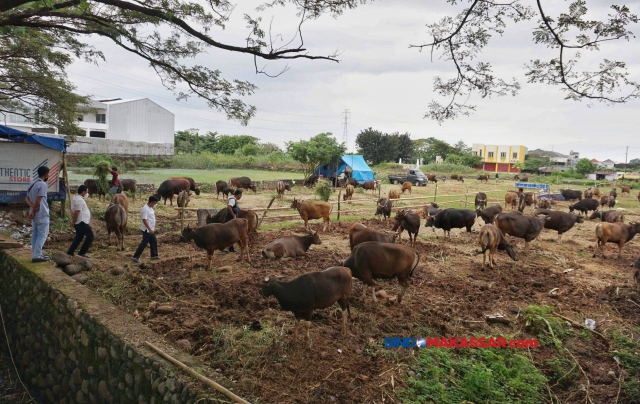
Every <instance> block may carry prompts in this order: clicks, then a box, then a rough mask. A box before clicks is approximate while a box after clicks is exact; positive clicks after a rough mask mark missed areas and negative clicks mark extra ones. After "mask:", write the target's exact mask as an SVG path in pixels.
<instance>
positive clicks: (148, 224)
mask: <svg viewBox="0 0 640 404" xmlns="http://www.w3.org/2000/svg"><path fill="white" fill-rule="evenodd" d="M158 201H159V199H158V198H156V197H155V196H153V195H152V196H150V197H149V202H148V203H147V204H146V205H144V206H143V207H142V210H140V219H142V225H140V230H142V242H141V243H140V245H139V246H138V249H137V250H136V252H135V253H134V254H133V257H132V258H131V260H132V261H133V262H135V263H136V264H137V263H139V262H140V256H141V255H142V252H143V251H144V249H145V248H146V247H147V244H149V248H150V249H151V259H152V260H159V259H160V257H158V241H157V240H156V213H155V212H154V211H153V207H154V206H156V204H157V203H158Z"/></svg>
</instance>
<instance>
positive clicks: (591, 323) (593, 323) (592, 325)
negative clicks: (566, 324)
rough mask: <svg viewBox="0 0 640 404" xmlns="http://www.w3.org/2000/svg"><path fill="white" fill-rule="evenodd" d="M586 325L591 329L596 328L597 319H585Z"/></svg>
mask: <svg viewBox="0 0 640 404" xmlns="http://www.w3.org/2000/svg"><path fill="white" fill-rule="evenodd" d="M584 325H585V326H586V327H587V328H588V329H590V330H591V331H593V330H595V329H596V320H592V319H590V318H588V319H586V320H584Z"/></svg>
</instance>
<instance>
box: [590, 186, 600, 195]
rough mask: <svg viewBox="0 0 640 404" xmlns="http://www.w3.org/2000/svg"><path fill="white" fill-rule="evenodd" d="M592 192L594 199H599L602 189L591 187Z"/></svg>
mask: <svg viewBox="0 0 640 404" xmlns="http://www.w3.org/2000/svg"><path fill="white" fill-rule="evenodd" d="M591 191H592V192H593V196H594V197H598V196H600V188H598V187H591Z"/></svg>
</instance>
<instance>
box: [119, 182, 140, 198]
mask: <svg viewBox="0 0 640 404" xmlns="http://www.w3.org/2000/svg"><path fill="white" fill-rule="evenodd" d="M136 184H137V182H136V180H132V179H126V180H120V187H119V188H118V192H120V193H121V192H124V191H129V192H131V195H132V196H133V198H132V199H133V200H134V201H135V200H136Z"/></svg>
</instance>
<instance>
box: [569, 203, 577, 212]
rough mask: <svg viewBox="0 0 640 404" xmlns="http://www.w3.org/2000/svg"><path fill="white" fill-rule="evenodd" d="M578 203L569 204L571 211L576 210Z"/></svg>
mask: <svg viewBox="0 0 640 404" xmlns="http://www.w3.org/2000/svg"><path fill="white" fill-rule="evenodd" d="M576 205H577V204H575V203H574V204H573V205H569V212H573V211H574V210H576Z"/></svg>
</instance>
